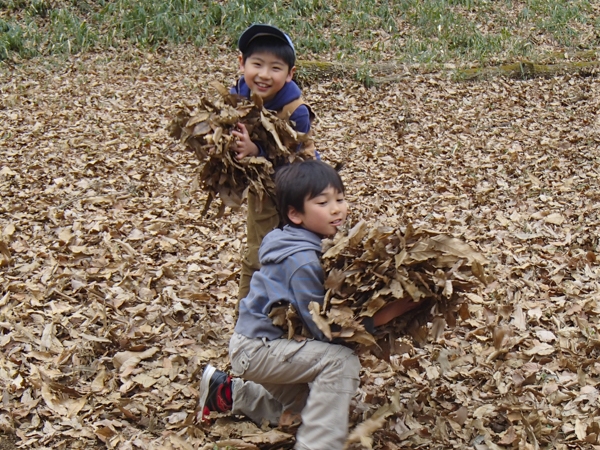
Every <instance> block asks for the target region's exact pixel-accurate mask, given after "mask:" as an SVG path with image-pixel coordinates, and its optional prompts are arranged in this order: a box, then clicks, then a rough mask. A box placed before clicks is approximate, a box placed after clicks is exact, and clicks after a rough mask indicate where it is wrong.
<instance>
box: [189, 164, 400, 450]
mask: <svg viewBox="0 0 600 450" xmlns="http://www.w3.org/2000/svg"><path fill="white" fill-rule="evenodd" d="M275 182H276V200H277V205H278V210H279V212H280V214H281V216H282V220H283V223H284V224H285V225H284V227H283V228H282V229H275V230H273V231H271V232H270V233H269V234H267V235H266V236H265V238H264V240H263V242H262V244H261V246H260V251H259V256H260V263H261V268H260V270H259V271H258V272H255V273H254V275H253V277H252V280H251V283H250V292H249V293H248V295H247V296H246V297H245V298H243V299H242V300H241V303H240V307H239V317H238V320H237V323H236V326H235V329H234V333H233V336H232V337H231V341H230V343H229V356H230V360H231V368H232V373H233V374H234V375H235V376H237V377H240V378H234V379H232V378H231V377H229V376H228V375H227V374H225V373H224V372H221V371H219V370H216V369H215V368H214V367H213V366H211V365H208V366H206V368H205V369H204V372H203V375H202V379H201V382H200V401H199V406H200V411H201V414H202V415H203V416H204V415H208V414H209V413H210V411H219V412H225V411H231V412H232V413H234V414H244V415H246V416H247V417H249V418H250V419H252V420H253V421H254V422H256V423H258V424H260V423H261V422H262V421H263V420H265V419H266V420H268V421H269V422H270V423H271V424H274V425H276V424H277V423H278V421H279V418H280V417H281V415H282V413H283V412H289V413H291V414H300V415H301V418H302V425H301V426H300V428H299V429H298V433H297V435H296V446H295V448H296V449H302V450H309V449H310V450H336V449H342V448H343V447H344V443H345V441H346V438H347V435H348V415H349V406H350V401H351V399H352V397H353V396H354V394H355V393H356V390H357V388H358V385H359V382H360V377H359V373H360V362H359V360H358V357H357V356H356V354H355V353H354V352H353V351H352V350H351V349H349V348H348V347H345V346H343V345H338V344H335V343H332V342H329V341H328V340H327V338H326V337H325V336H324V335H323V333H322V332H321V330H319V328H318V327H317V325H316V324H315V322H314V321H313V319H312V317H311V314H310V310H309V304H310V303H311V302H313V301H314V302H317V303H319V304H321V305H322V304H323V300H324V295H325V288H324V285H323V283H324V278H325V275H324V272H323V268H322V266H321V263H320V256H321V240H322V239H323V238H324V237H327V236H332V235H334V234H335V233H336V231H337V229H338V227H340V226H341V225H342V224H343V223H344V221H345V219H346V215H347V211H348V206H347V204H346V201H345V199H344V185H343V183H342V180H341V178H340V176H339V175H338V173H337V172H336V171H335V170H334V169H333V168H332V167H331V166H329V165H328V164H326V163H324V162H321V161H318V160H311V161H304V162H302V163H296V164H291V165H289V166H286V167H284V168H283V169H281V170H280V171H279V173H278V174H277V177H276V180H275ZM283 304H291V305H292V306H293V307H294V309H295V310H296V312H297V313H298V315H299V316H300V318H301V320H302V322H303V324H304V326H305V328H306V329H308V330H310V332H311V333H312V335H313V338H314V339H307V340H303V341H296V340H294V339H286V338H285V337H283V335H284V332H283V330H282V329H281V328H279V327H277V326H275V325H273V322H272V321H271V319H270V318H269V313H270V312H271V309H272V308H273V307H274V306H280V305H283ZM410 307H411V305H410V303H407V302H401V301H398V302H394V303H392V304H391V305H389V306H388V307H386V308H384V309H383V310H381V312H380V313H378V314H376V315H375V316H374V317H373V319H372V323H371V324H365V325H367V326H369V327H372V326H377V325H381V324H384V323H386V322H388V321H389V320H391V319H392V318H394V317H397V316H398V315H400V314H402V313H404V312H406V311H407V310H408V309H410ZM309 383H310V388H309Z"/></svg>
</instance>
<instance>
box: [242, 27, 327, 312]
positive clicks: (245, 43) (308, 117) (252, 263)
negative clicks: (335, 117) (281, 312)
mask: <svg viewBox="0 0 600 450" xmlns="http://www.w3.org/2000/svg"><path fill="white" fill-rule="evenodd" d="M238 48H239V50H240V52H241V55H240V56H239V64H240V72H241V73H242V77H241V78H240V79H239V80H238V82H237V84H236V86H234V87H233V88H232V89H231V93H234V94H238V95H241V96H243V97H246V98H250V96H251V95H252V94H253V93H254V94H257V95H258V96H260V97H261V98H262V100H263V106H264V107H265V108H266V109H268V110H271V111H276V112H277V114H278V116H279V117H280V118H283V119H289V120H290V122H291V123H292V126H293V127H294V129H295V130H296V131H298V132H300V133H309V131H310V125H311V121H312V119H313V118H314V115H313V113H312V111H311V110H310V108H309V107H308V106H307V105H306V104H304V101H303V100H302V92H301V91H300V88H299V87H298V85H297V84H296V83H295V82H294V81H293V80H292V79H293V77H294V72H295V71H296V67H295V64H296V52H295V49H294V44H293V43H292V40H291V39H290V37H289V36H288V35H287V34H286V33H284V32H283V31H281V30H280V29H279V28H276V27H274V26H271V25H265V24H255V25H252V26H250V27H249V28H247V29H246V30H245V31H244V32H243V33H242V35H241V36H240V39H239V41H238ZM233 135H234V136H235V137H236V138H237V142H236V146H235V149H234V150H235V152H236V154H237V157H238V158H239V159H242V158H245V157H247V156H265V153H264V150H263V148H262V146H261V143H260V142H253V141H252V140H251V139H250V136H249V134H248V130H247V129H246V127H245V126H244V124H241V123H240V124H238V130H237V131H234V132H233ZM301 150H302V151H305V152H310V153H312V154H313V155H316V152H315V149H314V144H313V142H312V140H310V141H308V142H306V143H304V144H303V147H302V148H301ZM278 225H279V216H278V213H277V209H276V208H275V204H274V203H273V202H272V200H271V199H270V198H268V197H265V198H264V199H263V200H262V204H261V202H260V201H259V199H258V197H257V195H256V194H254V193H252V192H248V218H247V225H246V226H247V234H246V236H247V242H246V253H245V255H244V258H243V259H242V268H241V274H240V283H239V290H238V300H241V299H243V298H244V297H246V295H247V294H248V291H249V289H250V279H251V278H252V274H253V273H254V272H255V271H257V270H258V269H259V268H260V263H259V261H258V248H259V247H260V244H261V242H262V239H263V238H264V237H265V235H266V234H267V233H268V232H269V231H271V230H272V229H274V228H275V227H277V226H278Z"/></svg>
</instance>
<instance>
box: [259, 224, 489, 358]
mask: <svg viewBox="0 0 600 450" xmlns="http://www.w3.org/2000/svg"><path fill="white" fill-rule="evenodd" d="M323 251H324V254H323V268H324V271H325V275H326V278H325V299H324V302H323V305H319V304H317V303H314V302H313V303H311V314H312V317H313V320H314V321H315V323H316V324H317V326H318V327H319V329H320V330H321V331H322V332H323V333H324V334H325V336H327V337H328V338H329V339H340V338H341V339H343V340H344V341H346V342H355V343H358V344H359V345H365V346H370V345H374V344H376V343H377V340H376V338H375V337H374V336H373V335H372V334H371V333H369V332H368V331H367V330H366V329H365V326H364V324H363V320H364V318H366V317H373V316H374V315H375V314H376V313H377V312H378V311H380V310H381V309H382V308H384V307H385V306H386V305H389V304H390V303H392V302H396V301H398V300H402V299H403V300H410V301H412V302H416V303H418V304H419V306H417V307H416V308H415V309H414V310H413V311H411V313H410V315H411V317H412V318H413V319H414V318H415V315H419V314H420V315H421V316H423V315H425V316H427V315H428V314H429V311H430V309H431V308H432V306H433V305H434V304H438V305H440V308H439V309H443V310H444V311H446V312H451V311H452V310H451V308H448V305H449V304H451V303H452V302H453V301H456V300H457V299H458V298H459V296H460V294H461V293H467V292H470V291H472V290H474V289H476V288H478V287H480V286H482V285H484V284H486V281H487V280H486V275H485V273H484V269H483V265H484V264H486V263H487V260H486V259H485V258H484V257H483V255H482V254H481V253H479V252H477V251H476V250H474V249H473V248H472V247H471V246H470V245H468V244H467V243H466V242H464V241H462V240H460V239H457V238H454V237H451V236H448V235H444V234H439V233H436V232H434V231H427V230H414V229H413V228H412V227H411V226H410V225H409V226H407V227H406V230H405V231H404V232H402V231H401V230H400V229H396V228H390V227H381V226H373V227H369V225H368V224H367V223H366V222H364V221H361V222H359V223H357V224H356V225H355V226H354V227H353V228H352V229H351V230H349V231H348V232H340V233H338V234H337V235H336V236H335V238H334V239H333V240H328V241H324V243H323ZM271 316H272V318H273V322H274V323H275V325H277V326H280V327H282V328H284V330H286V331H287V333H288V337H289V338H292V337H294V336H295V335H298V334H304V335H305V332H303V331H302V325H301V323H299V319H298V317H297V315H296V313H295V311H293V310H292V309H291V308H283V307H282V308H280V309H278V310H274V311H272V313H271ZM426 318H427V317H426ZM400 319H401V318H400V317H399V318H397V319H394V320H392V321H391V322H390V324H389V325H391V326H394V327H397V328H399V329H398V331H402V328H404V327H405V326H406V321H403V320H400ZM414 322H415V321H414V320H411V323H414Z"/></svg>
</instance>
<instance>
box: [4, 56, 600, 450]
mask: <svg viewBox="0 0 600 450" xmlns="http://www.w3.org/2000/svg"><path fill="white" fill-rule="evenodd" d="M235 61H236V60H235V55H234V54H231V53H227V52H226V51H225V50H222V52H220V53H219V54H218V55H217V54H216V53H213V54H209V53H207V52H205V51H202V50H198V49H190V48H183V49H178V50H175V49H172V50H169V51H165V52H162V53H156V54H152V55H150V54H144V53H138V52H135V51H131V52H126V53H119V54H116V53H115V54H112V53H102V54H91V55H86V56H81V57H78V58H75V57H74V58H72V59H70V60H69V61H68V62H67V63H66V64H65V63H62V62H58V61H55V62H52V61H51V60H34V61H31V62H28V63H25V64H23V65H21V66H18V67H16V68H8V67H4V68H3V69H2V73H1V75H0V76H1V78H0V83H1V96H0V123H2V127H1V128H0V149H1V154H2V159H1V161H0V193H1V198H2V202H1V204H0V233H1V241H0V283H1V285H2V291H1V294H0V348H1V353H0V385H1V386H2V402H1V403H0V427H1V428H2V430H3V431H4V432H5V433H13V432H14V433H16V436H17V445H20V446H21V447H22V448H96V447H97V448H104V447H108V448H118V449H138V448H140V449H159V448H160V449H165V448H173V449H195V448H206V449H209V448H213V445H214V443H219V445H221V446H224V445H234V446H236V447H237V448H248V449H250V448H256V447H257V446H258V447H260V448H279V447H281V446H282V445H284V444H282V443H283V442H289V439H288V436H287V435H285V434H282V433H281V432H278V431H270V432H267V431H268V430H267V429H263V430H259V429H258V428H257V427H255V426H254V425H252V424H251V423H249V422H248V421H245V420H243V419H237V418H236V419H232V418H229V417H222V418H219V419H218V421H217V422H216V423H215V424H214V425H213V426H212V427H202V426H199V425H197V424H196V423H195V422H194V420H193V419H194V408H195V405H196V400H197V396H198V375H199V373H200V371H201V370H202V367H203V366H204V364H205V363H207V362H212V363H215V364H216V365H217V366H219V367H220V368H227V364H228V361H227V343H228V338H229V335H230V333H231V330H232V328H233V324H234V319H233V314H234V313H233V311H234V305H235V298H236V291H237V274H238V269H239V260H240V251H241V249H242V248H243V245H244V233H245V220H244V217H245V215H244V210H243V209H242V210H241V211H239V212H228V213H227V214H226V215H225V216H224V217H222V218H218V217H216V214H215V213H216V206H215V207H214V210H211V213H210V214H209V215H208V216H207V217H203V216H202V215H201V209H202V207H203V205H204V200H205V196H204V194H203V193H202V192H199V191H197V189H195V186H197V182H196V181H194V179H195V176H196V170H197V162H196V159H195V156H194V155H192V154H189V153H186V152H185V151H182V149H181V148H180V147H179V146H178V145H177V144H176V143H175V142H173V141H172V140H171V139H170V138H168V136H167V131H166V126H167V125H168V123H169V121H170V119H171V118H172V114H173V113H174V105H175V104H177V103H178V102H180V101H182V100H185V99H190V100H192V101H193V100H197V99H198V98H199V97H200V96H201V95H203V94H204V93H205V90H206V89H208V83H209V82H210V81H213V80H216V81H219V82H223V83H225V84H229V83H233V81H234V80H235V77H236V71H235V70H236V62H235ZM304 88H305V97H306V99H307V100H308V101H309V102H310V103H311V104H312V105H314V109H315V110H316V111H317V113H318V115H319V116H320V122H319V124H318V125H317V127H316V129H317V132H318V135H317V144H318V148H319V149H320V150H321V152H322V156H323V159H325V160H326V161H330V162H345V167H344V169H343V171H342V175H343V178H344V181H345V183H346V185H347V190H348V198H349V200H350V204H351V210H352V213H351V217H350V220H352V221H354V222H356V221H358V220H360V219H365V220H368V221H369V222H373V223H375V222H380V223H382V224H387V225H392V226H401V225H403V224H406V223H409V222H410V223H412V224H413V226H415V227H423V228H427V229H432V230H436V231H441V232H445V233H449V234H451V235H453V236H455V237H459V238H461V239H463V240H465V241H467V242H469V243H471V244H472V245H473V246H474V247H475V248H477V249H479V250H480V251H481V252H482V253H483V254H484V255H485V257H486V258H488V259H489V260H490V261H491V263H490V264H489V266H488V268H487V270H488V273H489V274H491V275H492V276H493V277H494V281H493V282H492V283H491V284H489V285H488V287H487V288H486V289H485V290H482V291H481V292H479V293H478V294H472V295H469V297H468V299H467V301H466V303H465V306H464V308H463V309H462V310H461V316H460V317H459V319H458V321H457V323H456V325H455V326H454V327H447V328H444V329H439V327H435V326H432V327H431V329H430V334H429V336H426V337H424V338H423V339H421V340H420V341H414V340H412V338H408V337H407V338H404V339H401V340H397V341H394V342H391V343H390V346H389V347H390V348H389V349H388V350H386V351H385V352H384V353H386V354H385V355H383V356H385V358H384V359H378V358H377V357H376V356H374V355H367V354H364V355H362V359H363V363H364V371H363V373H362V385H361V388H360V392H359V393H358V395H357V397H356V402H355V404H354V405H353V409H352V412H351V419H352V423H353V424H354V425H358V424H361V425H360V426H359V428H358V429H357V430H356V432H355V433H354V434H353V440H354V441H356V444H353V445H354V446H355V447H356V448H358V447H360V446H366V447H368V446H371V445H372V446H373V447H374V448H381V449H390V450H392V449H400V448H415V449H416V448H421V449H448V448H455V449H463V448H475V449H477V450H482V449H497V448H515V449H517V448H519V449H537V448H554V449H567V448H586V449H588V448H595V446H596V447H597V448H600V444H599V441H598V437H599V435H600V419H599V418H598V417H599V416H600V414H598V410H599V406H600V405H599V400H598V397H599V391H598V389H597V388H596V385H597V384H598V381H599V380H600V364H599V363H598V362H597V359H598V356H599V349H600V339H599V336H598V333H599V332H600V330H599V328H598V327H599V315H600V305H599V301H600V298H599V296H598V291H599V290H598V278H599V275H600V270H599V266H598V262H597V254H598V252H599V251H600V249H599V238H598V226H599V221H600V216H599V213H598V210H599V208H600V202H599V201H600V192H599V189H598V181H599V180H598V178H599V177H600V172H599V158H600V150H599V148H600V119H598V116H597V111H598V109H599V108H600V81H599V80H598V79H596V78H575V77H563V78H555V79H532V80H527V81H506V80H502V79H495V80H490V81H486V82H478V83H456V82H453V81H450V79H449V77H447V76H446V75H444V74H419V73H407V76H406V78H405V80H404V81H403V82H401V83H397V84H393V85H389V86H379V87H377V88H372V89H366V88H364V87H362V86H361V85H357V84H353V83H352V82H349V81H348V80H344V79H330V80H326V81H321V82H319V83H318V84H317V83H315V84H312V85H309V86H305V87H304ZM387 353H389V355H387ZM388 356H389V357H388ZM284 431H285V430H284ZM369 436H370V438H369ZM361 438H362V444H360V443H359V442H361ZM369 439H372V440H371V441H369ZM9 443H10V441H6V442H4V443H3V445H8V444H9Z"/></svg>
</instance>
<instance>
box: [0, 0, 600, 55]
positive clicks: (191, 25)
mask: <svg viewBox="0 0 600 450" xmlns="http://www.w3.org/2000/svg"><path fill="white" fill-rule="evenodd" d="M595 16H596V14H595V12H594V8H593V6H592V5H591V4H590V1H587V0H522V1H513V0H329V1H325V0H287V1H285V2H273V0H232V1H226V0H220V1H218V0H163V1H156V0H137V1H134V0H113V1H108V0H95V1H92V0H62V1H61V0H30V1H26V0H0V60H1V59H7V58H11V57H13V56H15V55H19V56H20V57H22V58H29V57H32V56H36V55H47V54H56V53H78V52H82V51H86V50H88V49H91V48H106V47H119V46H128V45H132V44H134V45H138V46H141V47H146V48H157V47H159V46H161V45H164V44H180V43H193V44H195V45H198V46H203V45H207V44H212V43H225V44H227V45H229V46H231V47H232V48H233V47H234V46H235V41H236V38H237V37H238V36H239V34H240V33H241V32H242V31H243V30H244V29H245V28H246V27H247V26H248V25H249V24H251V23H255V22H263V23H273V24H275V25H278V26H280V27H281V28H283V29H285V30H287V31H288V32H289V33H290V34H291V35H292V37H293V39H294V41H295V44H296V46H297V47H298V49H299V51H300V53H301V54H306V53H308V52H312V53H317V54H318V53H323V52H333V54H334V55H335V56H337V57H338V58H339V59H344V58H347V57H350V58H351V59H354V60H357V61H377V60H378V59H381V58H382V57H384V56H385V57H387V58H390V57H393V58H395V59H397V60H401V61H405V62H418V63H432V64H439V63H444V62H455V63H461V62H483V63H485V62H488V61H493V60H515V59H518V58H521V57H524V56H530V55H535V54H536V52H537V49H538V48H541V47H542V46H544V48H548V46H549V45H550V46H551V47H554V48H555V49H556V50H558V51H562V50H569V49H571V48H576V49H586V48H588V49H591V48H595V47H596V46H598V44H599V38H598V36H600V20H599V19H597V18H596V17H595Z"/></svg>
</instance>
